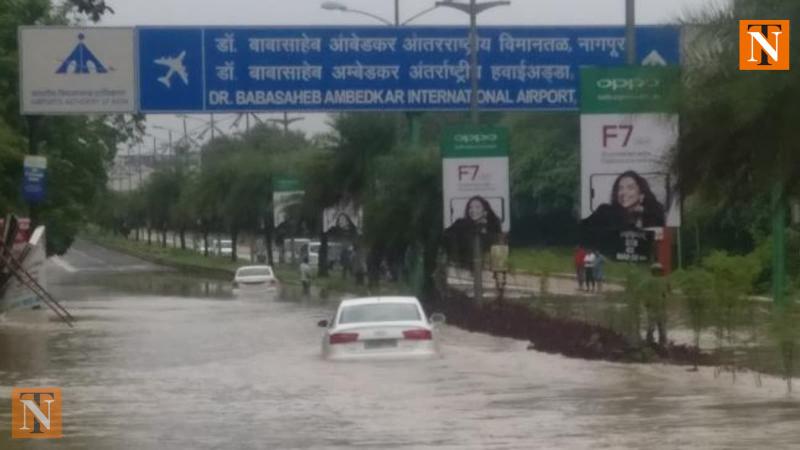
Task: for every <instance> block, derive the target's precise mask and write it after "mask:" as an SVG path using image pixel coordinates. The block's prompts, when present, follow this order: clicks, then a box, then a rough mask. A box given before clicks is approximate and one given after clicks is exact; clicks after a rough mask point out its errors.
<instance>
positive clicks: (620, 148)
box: [581, 113, 681, 228]
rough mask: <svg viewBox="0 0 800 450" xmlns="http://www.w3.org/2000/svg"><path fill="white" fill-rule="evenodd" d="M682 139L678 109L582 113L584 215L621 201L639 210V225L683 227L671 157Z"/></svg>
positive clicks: (635, 210) (623, 204) (582, 216)
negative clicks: (670, 166) (671, 152)
mask: <svg viewBox="0 0 800 450" xmlns="http://www.w3.org/2000/svg"><path fill="white" fill-rule="evenodd" d="M677 140H678V116H677V115H675V114H660V113H652V114H651V113H636V114H582V115H581V218H582V219H586V218H589V217H590V216H592V214H594V213H595V212H596V211H598V209H601V207H603V206H604V205H609V206H615V207H616V206H622V207H623V208H625V210H626V211H633V212H634V213H632V214H630V216H631V217H636V218H637V221H638V223H636V224H635V225H637V228H647V227H663V226H669V227H678V226H680V223H681V216H680V203H679V199H678V196H677V195H676V193H675V192H676V191H675V183H676V180H675V179H674V177H673V176H672V175H671V174H670V170H669V166H668V161H667V158H668V153H669V151H670V150H671V149H672V148H673V147H674V146H675V144H676V143H677Z"/></svg>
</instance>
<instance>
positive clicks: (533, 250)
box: [508, 247, 648, 281]
mask: <svg viewBox="0 0 800 450" xmlns="http://www.w3.org/2000/svg"><path fill="white" fill-rule="evenodd" d="M574 251H575V249H574V248H570V247H546V248H541V247H516V248H513V247H512V248H511V249H510V250H509V256H508V265H509V268H510V269H511V271H512V272H517V273H531V274H535V275H539V274H543V273H546V274H548V275H562V276H563V275H568V276H570V277H574V276H575V263H574V261H573V254H574ZM631 269H634V270H642V271H645V272H646V271H648V268H647V267H646V266H642V265H638V264H628V263H624V262H623V263H620V262H615V261H612V260H611V258H608V257H607V258H606V262H605V266H604V268H603V270H604V272H605V277H606V279H613V280H618V281H621V280H624V279H625V277H626V275H627V273H628V271H630V270H631Z"/></svg>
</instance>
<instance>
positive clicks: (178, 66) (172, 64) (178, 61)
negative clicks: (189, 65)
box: [153, 50, 189, 88]
mask: <svg viewBox="0 0 800 450" xmlns="http://www.w3.org/2000/svg"><path fill="white" fill-rule="evenodd" d="M184 56H186V51H185V50H184V51H182V52H181V54H180V55H178V56H176V57H174V58H169V57H166V56H165V57H161V58H158V59H156V60H155V61H153V62H155V63H156V64H159V65H162V66H166V67H168V68H169V70H168V71H167V74H166V75H164V76H163V77H158V81H160V82H162V83H163V84H164V86H166V87H167V88H170V87H172V85H171V83H170V80H171V79H172V76H173V75H175V74H176V73H177V74H178V76H180V77H181V80H183V84H185V85H188V84H189V75H188V74H187V73H186V66H184V65H183V57H184Z"/></svg>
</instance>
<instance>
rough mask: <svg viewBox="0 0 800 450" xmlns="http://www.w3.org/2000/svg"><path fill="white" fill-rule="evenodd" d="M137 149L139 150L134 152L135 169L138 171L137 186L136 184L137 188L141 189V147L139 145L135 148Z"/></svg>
mask: <svg viewBox="0 0 800 450" xmlns="http://www.w3.org/2000/svg"><path fill="white" fill-rule="evenodd" d="M137 148H138V149H139V151H138V152H136V168H137V169H138V171H139V184H138V186H137V187H138V188H141V187H142V145H141V144H139V145H138V146H137Z"/></svg>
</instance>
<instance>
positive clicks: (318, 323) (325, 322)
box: [317, 319, 328, 328]
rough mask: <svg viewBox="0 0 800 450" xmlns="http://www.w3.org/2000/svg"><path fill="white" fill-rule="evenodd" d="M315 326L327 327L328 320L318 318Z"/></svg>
mask: <svg viewBox="0 0 800 450" xmlns="http://www.w3.org/2000/svg"><path fill="white" fill-rule="evenodd" d="M317 326H318V327H320V328H328V321H327V320H324V319H323V320H320V321H319V322H317Z"/></svg>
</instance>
